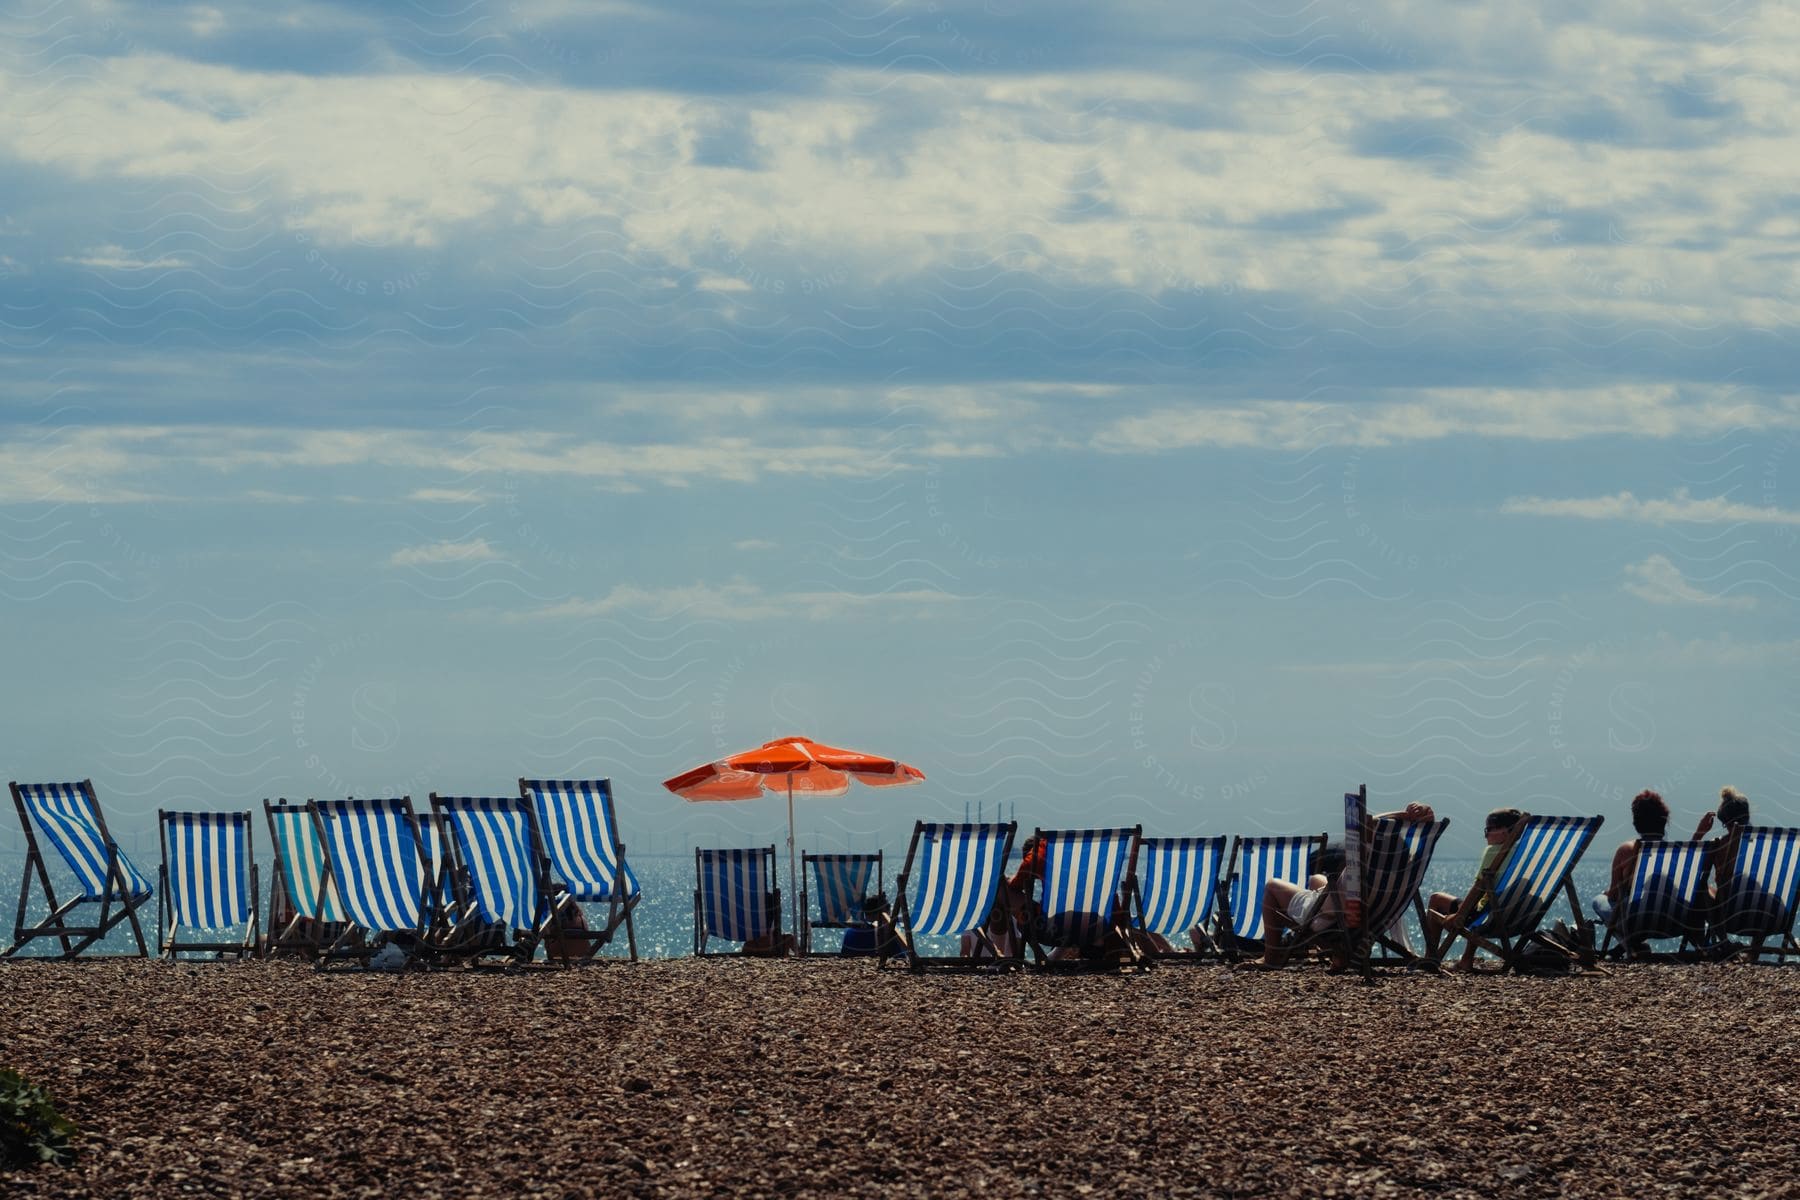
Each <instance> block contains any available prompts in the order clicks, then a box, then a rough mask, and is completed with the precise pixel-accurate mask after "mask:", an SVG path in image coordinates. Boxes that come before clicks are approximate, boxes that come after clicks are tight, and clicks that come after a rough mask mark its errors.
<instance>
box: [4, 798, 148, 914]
mask: <svg viewBox="0 0 1800 1200" xmlns="http://www.w3.org/2000/svg"><path fill="white" fill-rule="evenodd" d="M17 790H18V794H19V798H20V800H22V801H23V802H24V805H25V811H26V812H28V813H29V814H30V815H31V819H32V820H33V821H35V822H36V823H37V827H38V829H39V830H41V831H42V832H43V834H44V836H45V837H46V838H48V839H49V841H50V844H51V845H52V846H54V847H55V848H56V852H57V854H59V855H61V856H62V860H63V862H65V863H67V864H68V866H69V870H70V871H71V872H72V873H73V874H74V876H75V880H76V882H77V883H78V884H80V886H81V895H82V898H83V899H85V900H104V899H106V897H107V895H108V893H109V891H110V893H111V895H112V898H113V899H115V900H121V899H126V898H127V896H128V897H129V898H130V899H133V900H141V899H143V898H144V897H146V896H148V895H150V894H151V893H152V892H153V891H154V890H155V889H154V888H153V887H152V886H151V883H150V881H149V880H148V879H147V878H145V877H144V873H143V872H142V871H139V870H138V869H137V867H136V865H135V864H133V863H132V861H131V860H130V859H129V858H127V857H125V852H124V851H123V850H121V849H119V846H118V843H117V842H113V843H112V850H113V854H114V856H115V859H116V861H117V862H118V865H119V869H120V871H121V872H123V874H124V876H125V884H126V887H127V889H128V893H127V896H121V895H120V894H119V888H118V885H117V884H109V883H108V877H107V866H108V864H107V846H108V842H107V839H106V838H105V837H104V836H103V835H102V834H101V832H100V824H99V822H98V821H97V820H95V818H94V805H93V801H92V799H91V797H90V795H89V793H88V792H87V791H86V790H85V789H84V788H83V786H82V785H81V784H79V783H21V784H18V785H17Z"/></svg>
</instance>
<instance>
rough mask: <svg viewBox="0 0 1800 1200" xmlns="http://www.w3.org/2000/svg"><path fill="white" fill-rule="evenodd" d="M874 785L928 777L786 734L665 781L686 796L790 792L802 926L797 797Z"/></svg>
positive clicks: (793, 871) (791, 881)
mask: <svg viewBox="0 0 1800 1200" xmlns="http://www.w3.org/2000/svg"><path fill="white" fill-rule="evenodd" d="M852 779H854V780H856V781H857V782H858V783H862V784H866V785H868V786H869V787H905V786H907V785H908V784H914V783H923V782H924V780H925V772H923V771H921V770H919V769H918V768H917V767H909V766H907V765H906V764H905V763H903V762H896V761H895V760H894V759H891V758H882V757H881V756H880V755H876V754H864V753H862V752H861V751H858V750H843V749H840V748H838V747H836V746H827V745H825V744H824V743H822V742H815V741H813V740H812V739H811V738H804V737H785V738H776V739H775V740H774V741H772V742H764V743H763V744H762V745H760V746H758V747H757V748H756V749H754V750H745V751H743V752H742V753H739V754H733V755H731V756H730V757H729V758H722V759H720V760H719V761H718V762H710V763H706V764H705V765H703V766H698V767H695V768H694V769H693V770H691V771H684V772H682V773H681V774H680V775H677V776H675V777H674V778H673V779H665V780H663V786H664V787H666V788H668V789H669V790H670V791H671V792H674V793H675V794H676V795H677V796H680V797H682V798H683V799H686V800H695V801H700V800H754V799H756V797H758V796H760V795H762V794H763V793H764V792H778V793H786V795H787V798H788V842H787V844H788V895H789V898H790V901H791V902H792V904H793V905H794V906H795V913H794V928H795V929H796V930H798V929H799V926H800V918H799V909H798V905H799V903H800V884H799V875H800V872H799V869H798V866H797V864H796V861H795V857H794V797H795V796H796V795H804V796H842V795H843V794H844V793H845V792H847V791H849V790H850V781H851V780H852Z"/></svg>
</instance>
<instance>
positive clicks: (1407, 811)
mask: <svg viewBox="0 0 1800 1200" xmlns="http://www.w3.org/2000/svg"><path fill="white" fill-rule="evenodd" d="M1370 820H1374V821H1435V820H1437V814H1436V813H1434V812H1432V811H1431V805H1429V804H1409V805H1407V806H1406V807H1405V808H1403V809H1400V810H1399V811H1397V812H1384V813H1380V814H1377V815H1376V816H1374V817H1371V818H1370Z"/></svg>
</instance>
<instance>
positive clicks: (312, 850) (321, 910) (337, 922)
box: [263, 799, 345, 955]
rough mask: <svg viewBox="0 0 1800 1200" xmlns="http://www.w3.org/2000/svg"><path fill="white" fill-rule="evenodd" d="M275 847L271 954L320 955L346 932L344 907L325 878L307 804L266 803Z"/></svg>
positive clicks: (321, 850) (265, 812) (322, 857)
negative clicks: (321, 951) (320, 952)
mask: <svg viewBox="0 0 1800 1200" xmlns="http://www.w3.org/2000/svg"><path fill="white" fill-rule="evenodd" d="M263 815H264V816H265V817H266V818H267V819H268V822H269V839H270V841H271V842H272V843H273V844H274V846H275V877H274V878H273V879H271V880H269V944H268V953H270V954H281V953H290V952H291V953H299V954H305V955H316V954H318V953H319V951H320V950H322V949H324V948H325V947H326V946H327V945H329V944H330V943H331V942H333V941H335V940H336V939H337V937H338V935H339V934H340V933H342V932H343V930H344V921H345V917H344V906H343V904H342V902H341V901H339V899H338V894H337V889H336V888H335V887H333V886H331V883H330V881H329V880H328V879H327V878H326V875H325V850H324V847H322V846H321V845H320V844H319V830H318V826H317V825H315V824H314V823H313V815H312V810H310V809H309V808H307V807H306V805H305V804H289V803H288V802H287V801H286V800H285V799H283V800H276V801H269V800H264V801H263Z"/></svg>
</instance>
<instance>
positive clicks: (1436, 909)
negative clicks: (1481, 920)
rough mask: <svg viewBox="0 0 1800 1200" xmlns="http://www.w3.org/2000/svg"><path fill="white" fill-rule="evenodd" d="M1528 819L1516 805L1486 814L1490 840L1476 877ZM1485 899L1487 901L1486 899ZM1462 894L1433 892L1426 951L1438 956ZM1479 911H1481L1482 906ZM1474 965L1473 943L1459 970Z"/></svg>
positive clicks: (1495, 860)
mask: <svg viewBox="0 0 1800 1200" xmlns="http://www.w3.org/2000/svg"><path fill="white" fill-rule="evenodd" d="M1524 819H1525V814H1524V813H1522V812H1520V811H1519V810H1518V809H1516V808H1496V809H1495V810H1494V811H1493V812H1491V813H1489V814H1488V815H1487V821H1486V823H1485V824H1484V825H1483V827H1482V828H1483V834H1482V836H1483V837H1484V838H1486V840H1487V847H1486V849H1484V850H1482V852H1481V865H1480V866H1478V867H1476V868H1475V877H1476V878H1477V879H1479V878H1481V876H1482V875H1484V874H1485V873H1487V872H1488V871H1489V870H1491V869H1492V868H1493V867H1494V865H1495V864H1496V863H1498V862H1499V861H1500V853H1501V851H1502V850H1503V849H1505V847H1506V840H1507V839H1508V838H1509V837H1511V836H1512V831H1513V826H1515V825H1517V824H1518V823H1519V822H1520V821H1522V820H1524ZM1484 903H1485V901H1484ZM1462 904H1463V897H1461V896H1458V895H1455V894H1454V893H1451V892H1433V893H1432V896H1431V899H1430V900H1428V901H1427V902H1426V905H1425V921H1424V925H1425V952H1426V954H1428V955H1429V956H1431V957H1433V958H1435V957H1437V951H1438V939H1439V937H1440V936H1441V935H1442V933H1443V929H1444V926H1446V925H1448V924H1449V923H1450V921H1451V920H1452V919H1453V918H1454V917H1455V916H1456V913H1457V910H1459V909H1460V908H1462ZM1477 911H1480V910H1479V909H1478V910H1477ZM1474 965H1475V947H1474V945H1473V944H1470V946H1469V947H1468V948H1467V949H1466V950H1464V951H1463V958H1462V962H1461V964H1460V965H1459V966H1458V970H1463V971H1466V970H1468V969H1469V968H1470V967H1472V966H1474Z"/></svg>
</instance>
